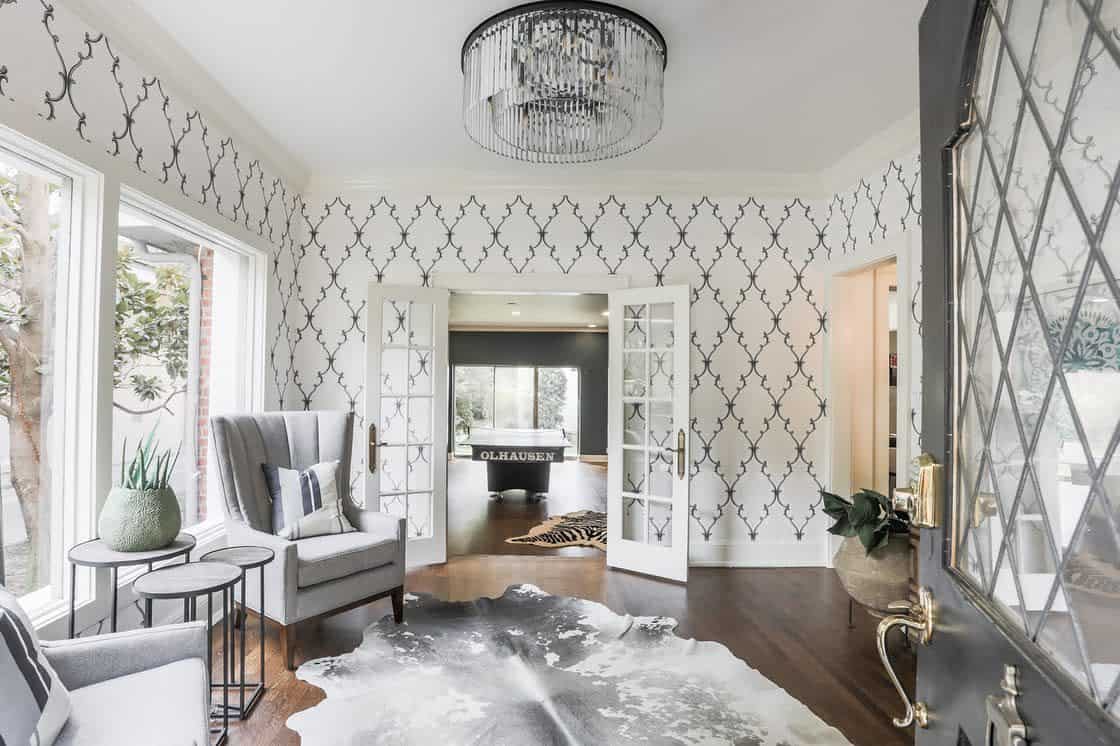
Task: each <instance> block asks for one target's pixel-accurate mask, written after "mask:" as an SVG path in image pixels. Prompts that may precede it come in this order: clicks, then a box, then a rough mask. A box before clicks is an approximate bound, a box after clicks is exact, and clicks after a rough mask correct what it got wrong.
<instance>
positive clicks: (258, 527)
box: [210, 411, 406, 669]
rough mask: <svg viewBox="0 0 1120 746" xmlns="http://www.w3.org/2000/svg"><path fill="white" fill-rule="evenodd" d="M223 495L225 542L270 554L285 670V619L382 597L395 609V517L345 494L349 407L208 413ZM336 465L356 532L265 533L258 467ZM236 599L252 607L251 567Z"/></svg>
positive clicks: (268, 591)
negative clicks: (297, 536) (297, 535)
mask: <svg viewBox="0 0 1120 746" xmlns="http://www.w3.org/2000/svg"><path fill="white" fill-rule="evenodd" d="M210 432H211V439H212V442H213V444H214V454H215V456H216V461H215V465H216V466H217V470H218V474H219V478H220V481H221V484H222V491H223V492H224V494H225V507H226V532H227V537H228V541H229V546H261V547H268V548H270V549H272V550H273V551H275V552H276V559H275V560H273V561H272V562H271V563H269V564H268V565H266V566H265V568H264V584H265V600H264V610H263V612H264V615H265V616H266V617H267V618H269V619H271V620H273V621H274V622H276V623H277V624H279V625H280V644H281V649H282V651H283V656H284V663H285V665H286V666H287V667H288V668H289V669H292V668H294V653H295V648H296V645H297V640H296V634H295V625H296V624H297V623H298V622H302V621H304V620H306V619H312V618H314V617H320V616H325V615H328V614H333V613H337V612H341V611H346V610H347V609H351V608H354V607H356V606H361V605H363V604H366V603H369V602H370V601H374V600H376V599H379V598H384V597H385V596H390V597H391V598H392V601H393V616H394V617H395V618H396V621H397V623H398V624H399V623H400V622H401V621H402V619H403V614H404V572H405V556H404V553H405V544H406V535H405V521H404V519H403V518H398V517H397V516H394V515H390V514H388V513H378V512H374V511H370V510H364V509H362V508H360V507H358V506H357V505H356V504H355V503H354V501H353V500H352V499H351V496H350V493H349V479H348V478H347V477H348V475H349V474H350V454H351V453H352V452H353V449H352V447H353V442H354V416H353V414H352V413H350V412H327V411H320V412H267V413H259V414H237V415H223V416H216V417H212V418H211V419H210ZM322 461H338V462H339V475H340V479H339V490H340V491H341V494H340V497H341V499H342V503H343V508H344V510H345V512H346V517H347V518H348V519H349V520H350V522H351V523H352V524H353V525H354V527H355V528H356V529H358V530H357V531H356V532H353V533H346V534H335V535H330V536H314V537H311V538H307V539H298V540H296V541H289V540H287V539H283V538H281V537H279V536H276V535H275V534H274V533H273V532H272V508H271V505H272V500H271V498H270V496H269V493H268V489H267V487H266V485H265V480H264V472H263V471H262V470H261V464H265V463H270V464H277V465H279V466H283V467H286V468H290V469H306V468H307V467H309V466H311V465H313V464H317V463H320V462H322ZM246 585H247V587H246V591H247V593H246V605H247V606H249V607H250V609H251V610H253V611H255V612H260V611H261V610H260V609H258V608H257V606H258V605H259V602H258V599H259V598H260V580H259V573H258V572H256V571H253V572H250V573H247V576H246Z"/></svg>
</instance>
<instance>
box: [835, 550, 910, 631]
mask: <svg viewBox="0 0 1120 746" xmlns="http://www.w3.org/2000/svg"><path fill="white" fill-rule="evenodd" d="M833 567H834V568H835V569H836V574H837V575H838V576H839V577H840V584H841V585H843V586H844V590H846V591H847V592H848V595H849V596H851V597H852V599H854V600H855V602H856V603H858V604H860V605H861V606H863V607H865V608H866V609H867V610H868V611H871V612H873V613H876V614H877V615H882V614H883V613H885V612H886V608H887V604H889V603H891V602H892V601H905V600H907V599H908V598H909V597H910V537H909V535H907V534H891V537H890V539H889V540H888V541H887V544H886V546H884V547H880V548H879V549H876V550H875V551H873V552H872V553H871V554H867V550H865V549H864V548H863V544H861V543H860V540H859V538H858V537H856V536H849V537H848V538H846V539H844V542H843V543H842V544H841V545H840V549H838V550H837V552H836V557H834V558H833Z"/></svg>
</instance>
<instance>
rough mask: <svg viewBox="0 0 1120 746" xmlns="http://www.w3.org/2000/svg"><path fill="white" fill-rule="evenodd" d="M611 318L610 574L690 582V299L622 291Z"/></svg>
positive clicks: (660, 290)
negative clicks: (619, 572)
mask: <svg viewBox="0 0 1120 746" xmlns="http://www.w3.org/2000/svg"><path fill="white" fill-rule="evenodd" d="M609 308H610V314H609V315H610V373H609V375H610V381H609V384H608V385H609V389H608V391H609V395H610V398H609V401H610V415H609V418H608V421H609V432H608V441H607V446H608V451H607V453H608V459H609V461H608V471H607V480H608V490H607V564H608V565H609V566H610V567H617V568H620V569H624V570H633V571H635V572H640V573H645V574H648V575H657V576H659V577H663V578H669V579H671V580H677V581H681V582H684V581H686V580H687V579H688V513H689V502H688V471H689V469H688V464H689V447H688V445H689V427H688V424H689V423H688V419H689V410H688V389H689V386H688V358H689V336H690V328H689V289H688V286H687V285H673V286H669V287H653V288H634V289H630V290H616V291H613V292H611V293H610V295H609Z"/></svg>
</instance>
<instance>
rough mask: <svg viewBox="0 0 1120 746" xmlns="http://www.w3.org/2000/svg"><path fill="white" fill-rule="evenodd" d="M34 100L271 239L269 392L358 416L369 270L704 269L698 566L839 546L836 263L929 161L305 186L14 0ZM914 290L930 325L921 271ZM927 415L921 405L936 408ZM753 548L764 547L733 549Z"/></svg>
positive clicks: (2, 21)
mask: <svg viewBox="0 0 1120 746" xmlns="http://www.w3.org/2000/svg"><path fill="white" fill-rule="evenodd" d="M17 109H18V110H20V112H21V113H22V114H24V115H27V113H28V112H33V113H34V117H35V119H34V121H35V123H36V124H35V127H34V128H33V131H25V134H27V135H29V136H31V137H36V136H37V133H38V132H39V131H40V127H41V128H54V129H55V130H57V129H58V128H65V130H66V131H68V132H69V133H70V134H71V136H72V137H73V138H74V142H75V144H76V151H77V152H80V151H81V148H79V147H77V145H78V144H80V142H83V141H84V142H85V143H92V144H95V145H97V146H98V147H101V148H103V149H104V152H105V153H106V154H107V155H108V156H110V157H112V158H114V159H121V160H122V161H123V162H125V163H127V164H128V167H129V168H130V169H135V170H136V171H137V172H139V173H143V174H145V175H146V177H147V178H150V179H151V180H152V181H153V183H160V184H163V185H164V186H165V187H169V188H171V189H173V190H174V197H175V199H182V200H189V201H192V202H195V203H197V204H200V205H204V206H206V207H208V208H209V209H210V210H212V211H213V213H214V215H215V217H216V218H220V219H216V220H214V225H215V226H216V227H218V228H220V229H221V228H223V226H229V225H230V224H236V225H237V226H239V230H246V231H250V232H251V233H252V234H254V235H256V236H258V237H260V238H261V239H263V240H264V241H266V242H267V243H268V244H269V245H270V246H272V247H273V256H272V271H271V282H270V289H269V293H270V298H269V308H270V326H269V331H268V334H269V339H268V352H269V367H268V371H267V378H268V383H269V386H268V389H269V390H268V396H267V402H268V404H269V406H270V407H271V406H276V407H296V408H302V407H347V408H354V409H355V410H356V411H358V412H359V413H360V412H362V410H363V400H362V385H363V370H362V367H363V344H364V333H365V330H364V329H363V326H362V325H363V323H364V310H365V308H364V306H365V285H366V283H367V282H368V281H369V279H370V278H376V279H377V280H379V281H383V282H390V283H405V284H418V285H422V284H428V283H430V281H431V277H432V274H433V273H434V272H439V271H457V272H462V271H469V272H487V273H495V272H498V273H501V272H504V273H511V274H512V273H526V272H564V273H602V272H607V273H615V274H625V275H629V276H630V278H631V282H632V284H633V285H634V286H640V285H654V284H669V283H682V282H685V283H688V284H689V285H690V286H691V288H692V311H693V314H692V324H693V333H692V339H691V340H690V341H691V349H692V365H691V367H692V380H691V390H692V423H691V431H692V448H693V463H692V465H691V479H692V496H693V503H694V507H693V511H692V516H691V518H692V527H693V541H694V546H695V547H696V549H695V551H694V553H693V554H694V559H697V558H699V559H702V560H705V559H708V560H712V561H732V562H735V561H744V562H748V563H752V564H759V563H763V564H765V563H770V562H773V563H774V564H783V563H791V564H792V563H805V562H810V561H812V562H816V561H819V559H820V558H821V557H822V556H823V554H822V551H821V550H820V549H819V547H820V546H821V545H822V544H823V542H824V541H825V534H824V531H823V528H824V522H823V520H822V515H821V512H820V510H819V500H818V496H817V492H818V489H819V487H820V486H821V485H822V483H823V481H822V480H825V479H826V478H827V477H826V475H824V474H823V469H824V464H825V458H824V453H823V441H824V423H825V418H827V416H828V411H829V405H828V402H827V401H826V400H825V394H824V391H823V386H822V359H821V356H822V348H823V341H824V336H825V335H826V334H827V332H828V311H827V309H826V308H825V307H824V305H823V303H824V301H823V297H822V288H821V283H822V272H821V270H822V268H823V267H824V266H826V265H827V263H828V262H829V261H830V260H831V259H833V258H835V257H838V256H847V255H852V254H858V253H859V252H861V251H866V250H867V248H868V247H873V246H876V245H878V244H880V243H881V242H883V241H893V240H897V239H898V238H899V237H900V236H901V235H902V234H903V233H905V232H907V231H909V230H911V229H913V228H915V227H917V226H918V225H919V196H918V192H917V190H918V164H917V162H916V159H907V160H904V161H902V162H891V163H889V164H887V165H886V167H885V168H883V169H882V170H881V171H880V172H878V173H874V174H871V175H868V176H867V177H866V178H864V179H862V180H860V181H859V182H858V183H857V184H854V185H853V186H852V187H851V188H850V189H848V190H845V191H843V192H841V193H838V194H836V195H834V196H833V197H832V198H831V199H827V200H816V199H790V200H780V199H768V198H761V197H760V198H755V197H751V196H748V195H710V196H704V195H701V194H672V195H668V194H666V195H657V194H641V193H638V192H635V193H634V194H617V195H615V194H572V195H568V194H559V193H557V194H554V195H544V196H542V195H541V193H537V192H534V193H532V194H529V195H525V194H498V193H486V194H477V195H470V194H439V193H437V192H435V191H433V193H432V194H431V195H429V194H409V193H391V194H375V195H372V196H371V195H370V194H369V193H353V194H351V193H343V194H339V195H333V194H331V195H325V196H324V195H318V196H316V197H315V198H308V199H306V200H305V198H304V197H303V196H301V195H300V194H298V193H296V192H295V190H294V189H292V188H291V186H290V185H288V184H285V183H284V181H283V179H281V178H279V177H278V176H276V175H275V174H273V173H272V169H270V168H269V167H268V166H267V164H265V163H264V162H262V161H261V160H260V159H259V158H257V157H254V156H253V154H252V153H251V152H250V149H249V148H247V147H245V146H244V145H243V144H241V143H237V142H235V141H234V140H233V138H231V137H229V136H227V135H225V134H223V133H221V132H218V131H216V129H215V128H213V127H211V126H210V125H209V124H208V123H207V121H206V117H205V116H204V115H203V113H202V112H200V111H199V110H198V109H196V108H194V107H193V106H192V105H191V104H190V103H189V102H186V101H184V100H182V99H181V98H180V97H178V96H177V95H175V94H174V92H173V91H171V90H170V89H169V87H168V86H167V85H166V84H165V82H164V81H163V79H162V78H160V77H159V76H158V75H150V74H148V73H147V72H146V71H143V70H140V69H138V68H137V66H136V65H135V64H134V63H133V62H132V61H131V60H129V59H128V58H127V57H126V56H124V55H122V54H120V53H119V52H118V51H117V50H116V49H115V48H114V47H113V45H112V42H111V41H110V39H108V38H107V37H106V36H104V35H102V34H100V33H98V32H97V31H96V30H93V29H90V28H89V27H88V26H86V25H85V24H84V22H83V21H82V20H81V19H79V18H78V17H77V16H75V15H73V14H72V13H69V12H67V11H65V10H64V9H62V8H56V7H55V6H53V5H51V4H50V3H47V2H45V1H44V0H0V121H5V118H4V113H5V112H8V111H14V110H17ZM25 121H26V116H25ZM25 129H26V128H25ZM75 157H79V156H75ZM162 194H166V192H161V195H162ZM173 206H174V203H173ZM913 245H915V246H916V245H917V242H914V244H913ZM916 276H917V275H916ZM907 294H908V295H909V296H910V298H911V300H912V304H913V307H912V309H911V310H912V313H913V314H915V318H918V317H919V316H920V309H919V308H918V305H917V303H918V299H919V292H918V287H917V284H916V283H915V284H914V286H913V287H911V288H909V289H907ZM915 344H916V345H917V346H918V347H919V349H920V340H919V341H917V342H916V343H915ZM914 359H915V360H917V358H914ZM918 367H920V365H916V366H914V367H913V368H912V370H913V371H914V373H913V375H915V376H916V375H917V368H918ZM916 384H917V381H915V385H914V386H913V392H912V393H913V395H914V396H920V386H918V385H916ZM911 409H912V410H913V411H914V412H915V417H916V412H917V411H918V410H920V407H919V406H917V405H916V404H915V405H913V406H912V407H911ZM914 426H915V432H916V431H917V430H918V429H920V428H919V427H918V423H917V421H916V419H915V423H914ZM358 455H359V457H361V456H363V455H364V454H358ZM358 468H361V466H360V464H359V465H358ZM751 546H757V547H765V548H766V549H765V551H762V552H761V553H757V554H750V553H748V554H746V555H736V554H734V552H731V553H728V551H727V550H726V549H725V548H726V547H740V548H741V547H748V548H749V547H751ZM771 547H777V548H778V549H777V550H776V553H775V551H772V550H771V549H770V548H771ZM782 547H786V548H787V549H788V548H789V547H794V549H793V550H790V551H787V552H786V553H784V554H783V553H782V552H783V550H782Z"/></svg>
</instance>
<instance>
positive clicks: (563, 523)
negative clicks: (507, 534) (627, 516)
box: [506, 510, 607, 552]
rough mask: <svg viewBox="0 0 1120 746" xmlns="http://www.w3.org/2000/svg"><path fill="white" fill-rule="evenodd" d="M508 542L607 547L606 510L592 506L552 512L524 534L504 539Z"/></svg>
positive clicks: (540, 545) (554, 546)
mask: <svg viewBox="0 0 1120 746" xmlns="http://www.w3.org/2000/svg"><path fill="white" fill-rule="evenodd" d="M506 543H507V544H532V545H533V546H535V547H551V548H553V549H559V548H560V547H595V548H596V549H602V550H603V551H604V552H605V551H607V514H606V513H597V512H595V511H594V510H580V511H577V512H575V513H565V514H564V515H554V516H552V517H551V518H549V519H548V520H546V521H545V522H544V523H541V524H539V525H537V526H533V528H531V529H529V533H527V534H525V535H524V536H514V537H512V538H509V539H506Z"/></svg>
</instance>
